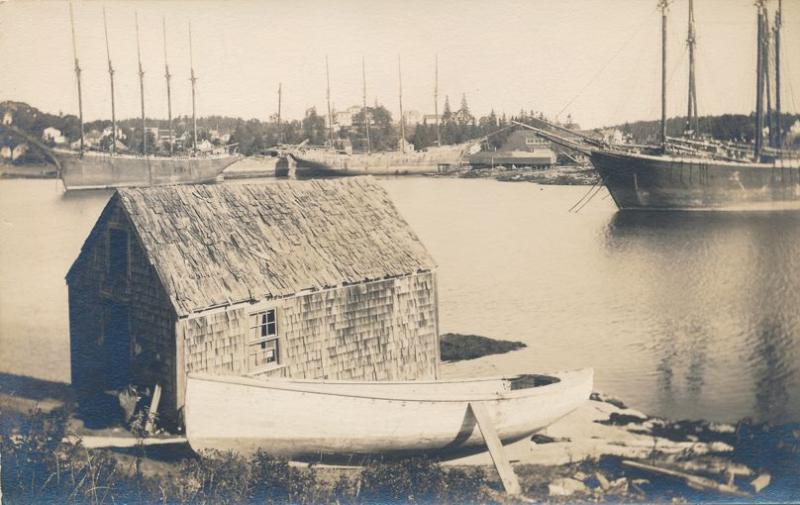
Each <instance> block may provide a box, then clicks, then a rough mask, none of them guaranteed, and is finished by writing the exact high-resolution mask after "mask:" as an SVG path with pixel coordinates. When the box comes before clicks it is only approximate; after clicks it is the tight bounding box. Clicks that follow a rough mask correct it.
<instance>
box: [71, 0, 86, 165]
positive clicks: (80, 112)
mask: <svg viewBox="0 0 800 505" xmlns="http://www.w3.org/2000/svg"><path fill="white" fill-rule="evenodd" d="M69 24H70V26H71V27H72V54H73V56H74V57H75V77H77V78H78V122H79V123H80V131H81V151H80V152H81V156H83V94H82V92H81V65H80V63H79V62H78V45H77V43H76V42H75V16H74V15H73V13H72V2H70V3H69Z"/></svg>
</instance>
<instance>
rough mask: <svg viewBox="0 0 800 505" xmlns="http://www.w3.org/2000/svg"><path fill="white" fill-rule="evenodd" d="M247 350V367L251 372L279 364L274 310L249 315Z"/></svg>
mask: <svg viewBox="0 0 800 505" xmlns="http://www.w3.org/2000/svg"><path fill="white" fill-rule="evenodd" d="M248 344H249V345H248V346H247V347H248V348H247V366H248V368H249V369H250V370H251V371H253V370H258V369H263V368H269V367H271V366H277V365H279V364H280V346H279V340H278V324H277V322H276V320H275V309H272V310H264V311H261V312H256V313H254V314H251V315H250V335H249V342H248Z"/></svg>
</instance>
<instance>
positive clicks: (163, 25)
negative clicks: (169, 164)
mask: <svg viewBox="0 0 800 505" xmlns="http://www.w3.org/2000/svg"><path fill="white" fill-rule="evenodd" d="M161 28H162V29H163V31H164V78H165V79H166V80H167V123H168V126H167V128H169V154H170V156H171V155H172V151H173V147H174V146H173V142H172V92H171V90H170V85H169V81H170V79H171V78H172V74H170V73H169V63H168V62H167V21H166V19H164V17H163V16H162V17H161Z"/></svg>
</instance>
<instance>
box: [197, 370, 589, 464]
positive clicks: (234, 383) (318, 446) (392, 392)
mask: <svg viewBox="0 0 800 505" xmlns="http://www.w3.org/2000/svg"><path fill="white" fill-rule="evenodd" d="M592 375H593V374H592V370H590V369H588V370H579V371H575V372H565V373H562V374H554V377H557V378H559V379H560V380H559V381H557V382H555V383H552V384H547V385H538V386H535V387H530V388H526V389H517V390H510V389H509V388H508V386H507V385H506V386H505V388H504V387H503V386H502V385H501V383H502V382H503V381H502V380H501V379H496V380H492V381H487V380H463V381H440V382H427V383H426V382H413V381H412V382H384V383H378V382H362V383H358V382H317V381H290V380H285V379H275V380H259V379H248V378H238V377H230V378H229V377H212V376H190V377H189V379H188V383H187V390H186V407H185V422H186V434H187V438H188V440H189V443H190V445H191V447H192V449H193V450H195V451H197V452H200V451H204V450H221V451H228V450H231V451H235V452H238V453H242V454H252V453H254V452H256V451H258V450H263V451H265V452H267V453H268V454H270V455H273V456H278V457H287V458H291V459H298V460H309V459H317V458H325V457H328V458H331V457H333V458H336V457H342V456H344V457H355V456H369V455H388V456H391V455H408V454H417V453H444V454H458V453H464V452H475V451H480V450H483V449H485V445H484V441H483V437H482V435H481V434H480V430H479V428H478V426H477V425H476V421H475V418H474V416H473V414H472V411H471V410H470V408H469V404H470V403H481V404H483V405H484V406H485V407H486V410H487V411H488V413H489V417H490V419H491V422H492V424H493V425H494V427H495V429H496V430H497V434H498V436H499V437H500V439H501V440H502V441H503V442H504V443H506V442H513V441H516V440H520V439H522V438H524V437H527V436H529V435H531V434H532V433H535V432H537V431H539V430H541V429H543V428H545V427H546V426H548V425H550V424H552V423H553V422H555V421H556V420H558V419H560V418H561V417H563V416H565V415H567V414H568V413H570V412H572V411H573V410H575V409H576V408H577V407H579V406H580V405H581V404H582V403H583V402H584V401H586V400H587V399H588V398H589V395H590V394H591V390H592ZM506 384H508V383H506Z"/></svg>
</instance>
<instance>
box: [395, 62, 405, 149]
mask: <svg viewBox="0 0 800 505" xmlns="http://www.w3.org/2000/svg"><path fill="white" fill-rule="evenodd" d="M397 77H398V82H399V84H400V146H401V151H402V153H403V154H405V153H406V117H405V115H403V68H402V66H401V65H400V55H399V54H398V55H397Z"/></svg>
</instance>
